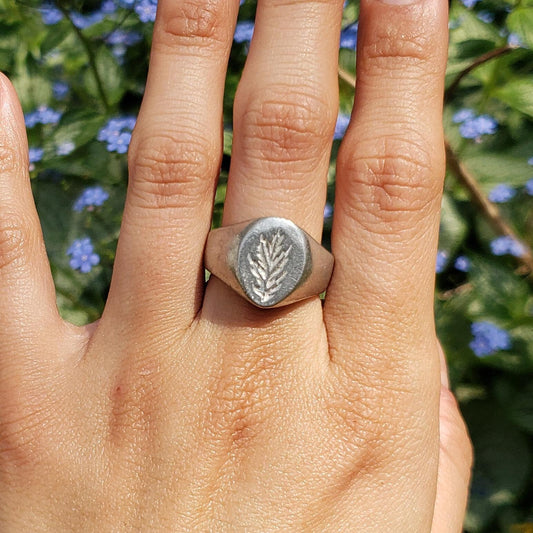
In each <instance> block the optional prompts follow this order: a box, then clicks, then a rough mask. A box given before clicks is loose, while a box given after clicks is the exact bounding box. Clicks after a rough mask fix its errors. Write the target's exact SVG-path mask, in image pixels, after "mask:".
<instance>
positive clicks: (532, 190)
mask: <svg viewBox="0 0 533 533" xmlns="http://www.w3.org/2000/svg"><path fill="white" fill-rule="evenodd" d="M525 191H526V193H527V194H529V196H533V178H531V179H530V180H527V181H526V186H525Z"/></svg>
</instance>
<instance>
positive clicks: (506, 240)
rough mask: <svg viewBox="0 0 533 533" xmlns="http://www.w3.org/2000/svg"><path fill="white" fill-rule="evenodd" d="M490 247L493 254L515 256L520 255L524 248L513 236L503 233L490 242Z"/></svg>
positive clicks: (522, 253)
mask: <svg viewBox="0 0 533 533" xmlns="http://www.w3.org/2000/svg"><path fill="white" fill-rule="evenodd" d="M490 249H491V250H492V253H493V254H494V255H506V254H510V255H514V256H515V257H522V256H523V255H524V254H525V252H526V250H525V248H524V245H523V244H522V243H521V242H518V241H517V240H516V239H513V237H510V236H508V235H504V236H502V237H497V238H496V239H494V240H493V241H491V243H490Z"/></svg>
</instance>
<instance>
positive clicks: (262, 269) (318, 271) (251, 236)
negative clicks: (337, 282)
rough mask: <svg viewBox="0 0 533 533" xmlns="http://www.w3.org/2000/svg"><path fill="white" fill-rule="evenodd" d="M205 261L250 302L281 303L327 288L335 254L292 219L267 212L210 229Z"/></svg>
mask: <svg viewBox="0 0 533 533" xmlns="http://www.w3.org/2000/svg"><path fill="white" fill-rule="evenodd" d="M204 265H205V268H206V269H207V270H209V272H211V274H212V275H214V276H216V277H217V278H219V279H220V280H221V281H223V282H224V283H225V284H226V285H228V286H230V287H231V288H232V289H233V290H234V291H236V292H237V293H238V294H240V295H241V296H242V297H243V298H245V299H246V300H248V301H249V302H251V303H252V304H254V305H256V306H258V307H262V308H268V307H281V306H283V305H288V304H290V303H293V302H297V301H299V300H303V299H305V298H310V297H311V296H316V295H318V294H320V293H321V292H323V291H324V290H325V289H326V288H327V286H328V283H329V280H330V279H331V273H332V270H333V255H332V254H331V253H330V252H328V251H327V250H326V249H325V248H324V247H323V246H321V245H320V244H319V243H318V242H317V241H315V240H314V239H313V238H312V237H311V236H310V235H309V234H307V233H306V232H305V231H304V230H303V229H301V228H299V227H298V226H297V225H296V224H294V222H291V221H290V220H287V219H285V218H279V217H266V218H257V219H255V220H249V221H247V222H243V223H241V224H235V225H232V226H225V227H223V228H218V229H215V230H212V231H211V232H210V233H209V235H208V237H207V244H206V248H205V254H204Z"/></svg>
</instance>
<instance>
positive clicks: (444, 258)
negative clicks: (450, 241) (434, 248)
mask: <svg viewBox="0 0 533 533" xmlns="http://www.w3.org/2000/svg"><path fill="white" fill-rule="evenodd" d="M447 263H448V252H446V251H445V250H439V251H438V252H437V261H436V264H435V272H436V273H437V274H440V273H441V272H443V271H444V269H445V268H446V265H447Z"/></svg>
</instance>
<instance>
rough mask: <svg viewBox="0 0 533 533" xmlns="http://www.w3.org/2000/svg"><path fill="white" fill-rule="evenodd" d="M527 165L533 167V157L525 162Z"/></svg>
mask: <svg viewBox="0 0 533 533" xmlns="http://www.w3.org/2000/svg"><path fill="white" fill-rule="evenodd" d="M527 164H528V165H533V157H530V158H529V159H528V160H527Z"/></svg>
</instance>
